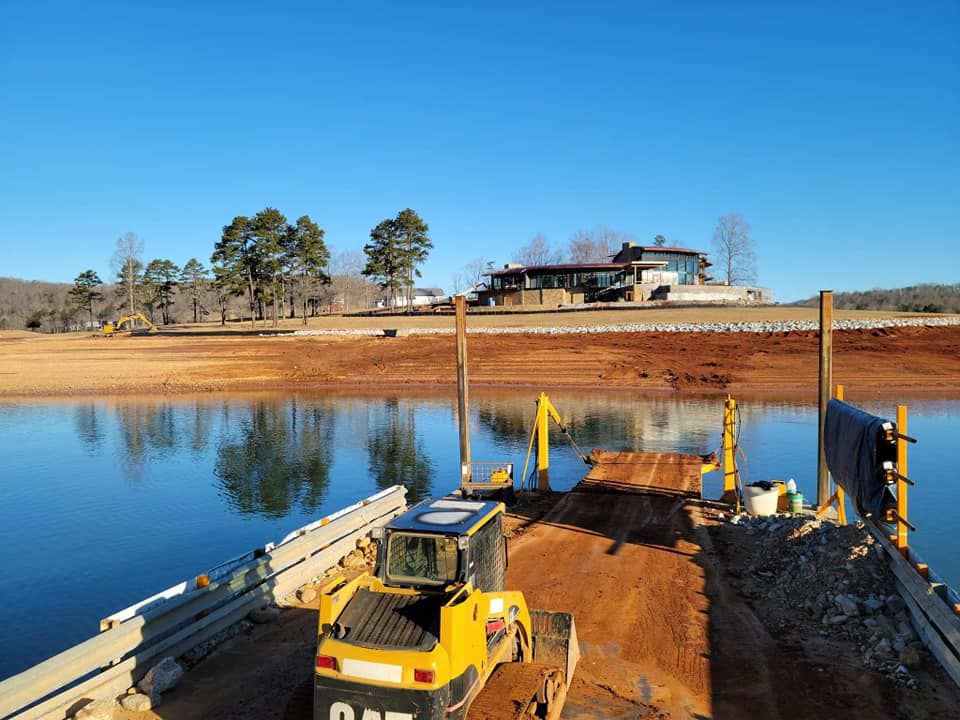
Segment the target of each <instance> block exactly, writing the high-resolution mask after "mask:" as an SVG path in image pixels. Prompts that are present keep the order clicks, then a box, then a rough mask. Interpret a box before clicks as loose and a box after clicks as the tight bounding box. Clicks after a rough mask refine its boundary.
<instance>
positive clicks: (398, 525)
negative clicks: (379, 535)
mask: <svg viewBox="0 0 960 720" xmlns="http://www.w3.org/2000/svg"><path fill="white" fill-rule="evenodd" d="M502 510H503V504H502V503H499V502H495V501H492V500H486V501H473V500H456V499H452V498H440V499H437V500H424V501H423V502H419V503H417V504H416V505H414V506H413V507H412V508H410V509H409V510H407V511H406V512H405V513H404V514H403V515H401V516H400V517H398V518H396V519H394V520H393V521H391V522H390V523H388V524H387V530H407V531H412V532H421V533H437V534H443V535H472V534H473V533H474V532H475V531H476V530H477V529H478V528H479V527H480V526H481V525H483V523H484V522H485V521H486V520H487V519H488V518H490V517H491V516H492V515H495V514H496V513H497V512H501V511H502Z"/></svg>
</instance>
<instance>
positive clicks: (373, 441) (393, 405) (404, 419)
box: [367, 397, 455, 502]
mask: <svg viewBox="0 0 960 720" xmlns="http://www.w3.org/2000/svg"><path fill="white" fill-rule="evenodd" d="M415 409H416V408H415V405H414V404H413V403H412V402H410V401H409V400H407V401H403V402H401V401H400V400H399V399H398V398H395V397H394V398H388V399H387V400H386V401H385V402H384V404H383V408H382V411H381V412H379V413H376V414H375V415H374V417H373V418H372V420H371V423H370V426H369V430H368V435H367V453H368V455H369V470H370V475H371V476H372V477H373V480H374V482H375V483H376V486H377V487H378V488H380V489H385V488H388V487H390V486H391V485H396V484H400V485H403V486H404V487H405V488H407V500H408V501H410V502H416V501H417V500H420V499H422V498H424V497H426V496H427V495H428V494H429V490H430V487H431V485H432V484H433V463H432V462H431V461H430V458H429V455H428V454H427V452H426V448H424V445H423V441H422V440H421V439H420V438H419V437H418V436H417V416H416V412H415ZM454 440H455V438H454Z"/></svg>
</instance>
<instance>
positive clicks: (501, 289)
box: [478, 242, 770, 307]
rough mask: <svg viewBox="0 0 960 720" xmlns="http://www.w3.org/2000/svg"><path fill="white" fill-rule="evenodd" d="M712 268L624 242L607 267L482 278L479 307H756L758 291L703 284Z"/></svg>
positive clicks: (540, 269)
mask: <svg viewBox="0 0 960 720" xmlns="http://www.w3.org/2000/svg"><path fill="white" fill-rule="evenodd" d="M710 266H711V263H710V261H709V260H708V259H707V255H706V253H704V252H701V251H700V250H691V249H689V248H679V247H665V246H659V245H636V244H634V243H632V242H625V243H623V246H622V247H621V248H620V251H619V252H618V253H617V254H616V255H614V256H613V257H612V258H611V259H610V262H597V263H567V264H561V265H533V266H524V265H518V264H515V263H511V264H508V265H505V266H504V267H503V269H502V270H494V271H492V272H489V273H487V275H488V276H489V277H490V281H489V283H488V287H487V289H486V290H481V291H480V292H479V293H478V300H479V303H480V304H481V305H540V306H548V307H549V306H552V307H556V306H558V305H570V304H573V305H576V304H580V303H594V302H642V301H648V300H670V301H681V302H758V301H766V300H768V299H769V295H770V293H769V291H766V290H764V289H762V288H745V287H728V286H718V285H708V284H707V283H708V282H709V281H710V280H712V277H711V276H710V275H709V274H708V268H709V267H710Z"/></svg>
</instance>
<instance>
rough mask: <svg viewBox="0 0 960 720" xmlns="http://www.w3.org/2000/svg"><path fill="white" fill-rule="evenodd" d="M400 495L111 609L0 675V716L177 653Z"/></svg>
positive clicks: (316, 563) (127, 680)
mask: <svg viewBox="0 0 960 720" xmlns="http://www.w3.org/2000/svg"><path fill="white" fill-rule="evenodd" d="M405 496H406V489H405V488H403V487H401V486H399V485H395V486H393V487H392V488H389V489H387V490H384V491H382V492H380V493H377V494H376V495H373V496H371V497H369V498H367V499H366V500H363V501H361V502H359V503H356V504H355V505H351V506H350V507H348V508H344V509H343V510H341V511H339V512H337V513H335V514H333V515H331V516H329V517H326V518H323V519H322V520H318V521H316V522H314V523H311V524H310V525H306V526H304V527H302V528H300V529H299V530H296V531H294V532H293V533H290V534H289V535H287V536H286V537H285V538H283V540H281V541H280V542H279V543H277V544H275V545H274V544H272V543H271V544H268V545H266V546H265V547H263V548H258V549H257V550H254V551H252V552H250V553H246V554H245V555H241V556H240V557H237V558H233V559H232V560H229V561H227V562H225V563H222V564H221V565H218V566H217V567H215V568H213V569H211V570H210V571H209V572H207V573H205V574H203V575H199V576H197V577H196V578H195V579H194V580H190V581H184V582H182V583H180V584H178V585H175V586H174V587H172V588H169V589H167V590H165V591H163V592H161V593H158V594H157V595H154V596H152V597H150V598H147V599H146V600H143V601H141V602H139V603H136V604H134V605H131V606H130V607H128V608H125V609H124V610H121V611H120V612H117V613H114V614H113V615H111V616H109V617H108V618H105V619H104V620H102V621H101V622H100V628H101V632H100V633H99V634H98V635H96V636H94V637H92V638H90V639H88V640H85V641H84V642H82V643H80V644H78V645H74V646H73V647H71V648H69V649H67V650H64V651H63V652H61V653H59V654H57V655H55V656H53V657H51V658H49V659H48V660H45V661H43V662H41V663H39V664H37V665H34V666H33V667H32V668H30V669H28V670H25V671H24V672H22V673H20V674H18V675H14V676H13V677H10V678H7V679H6V680H4V681H2V682H0V718H9V719H10V720H63V718H65V717H67V716H69V715H70V714H72V713H74V712H76V710H78V709H79V708H80V707H82V705H84V704H86V703H87V702H88V701H90V700H101V699H108V698H113V697H116V696H117V695H120V694H122V693H123V692H124V691H125V690H126V689H127V688H129V687H131V686H133V685H134V684H135V683H136V682H137V681H138V680H139V679H140V677H142V676H143V675H144V674H145V673H146V671H147V670H148V669H149V668H150V666H151V664H152V663H151V661H154V660H156V659H157V658H158V657H160V656H161V653H162V654H163V656H166V655H172V656H175V657H176V656H179V655H182V654H183V653H184V652H186V651H187V650H189V649H191V648H193V647H195V646H197V645H199V644H200V643H202V642H204V641H205V640H207V639H208V638H210V637H211V636H212V635H215V634H216V633H218V632H220V631H221V630H223V629H224V628H226V627H228V626H229V625H232V624H233V623H235V622H237V621H238V620H241V619H242V618H243V617H245V616H246V615H247V614H248V613H249V612H250V611H251V610H253V609H255V608H257V607H259V606H262V605H265V604H267V603H269V602H271V601H273V600H279V599H281V598H283V597H285V596H287V595H289V594H291V593H292V592H294V591H295V590H296V589H297V588H298V587H300V586H301V585H302V584H304V583H305V582H308V581H309V580H310V579H311V578H313V577H315V576H316V575H319V574H320V573H322V572H324V571H325V570H327V569H328V568H330V567H332V566H333V565H335V564H336V563H337V562H338V561H339V560H340V558H342V557H343V556H344V555H346V554H347V553H349V552H350V551H351V550H352V549H353V548H354V547H355V546H356V541H357V539H358V538H360V537H363V536H365V535H367V534H369V532H370V530H371V529H372V528H373V527H377V526H380V525H384V524H386V523H387V522H388V521H389V520H391V519H392V518H394V517H395V516H397V515H399V514H400V513H401V512H403V510H405V509H406V499H405Z"/></svg>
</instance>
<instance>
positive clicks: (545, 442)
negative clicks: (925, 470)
mask: <svg viewBox="0 0 960 720" xmlns="http://www.w3.org/2000/svg"><path fill="white" fill-rule="evenodd" d="M549 402H550V401H549V400H547V396H546V394H545V393H540V399H539V400H537V423H536V425H537V488H538V489H540V490H542V491H547V490H549V489H550V443H549V440H550V435H549V431H548V429H547V420H548V417H547V406H548V405H549Z"/></svg>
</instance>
